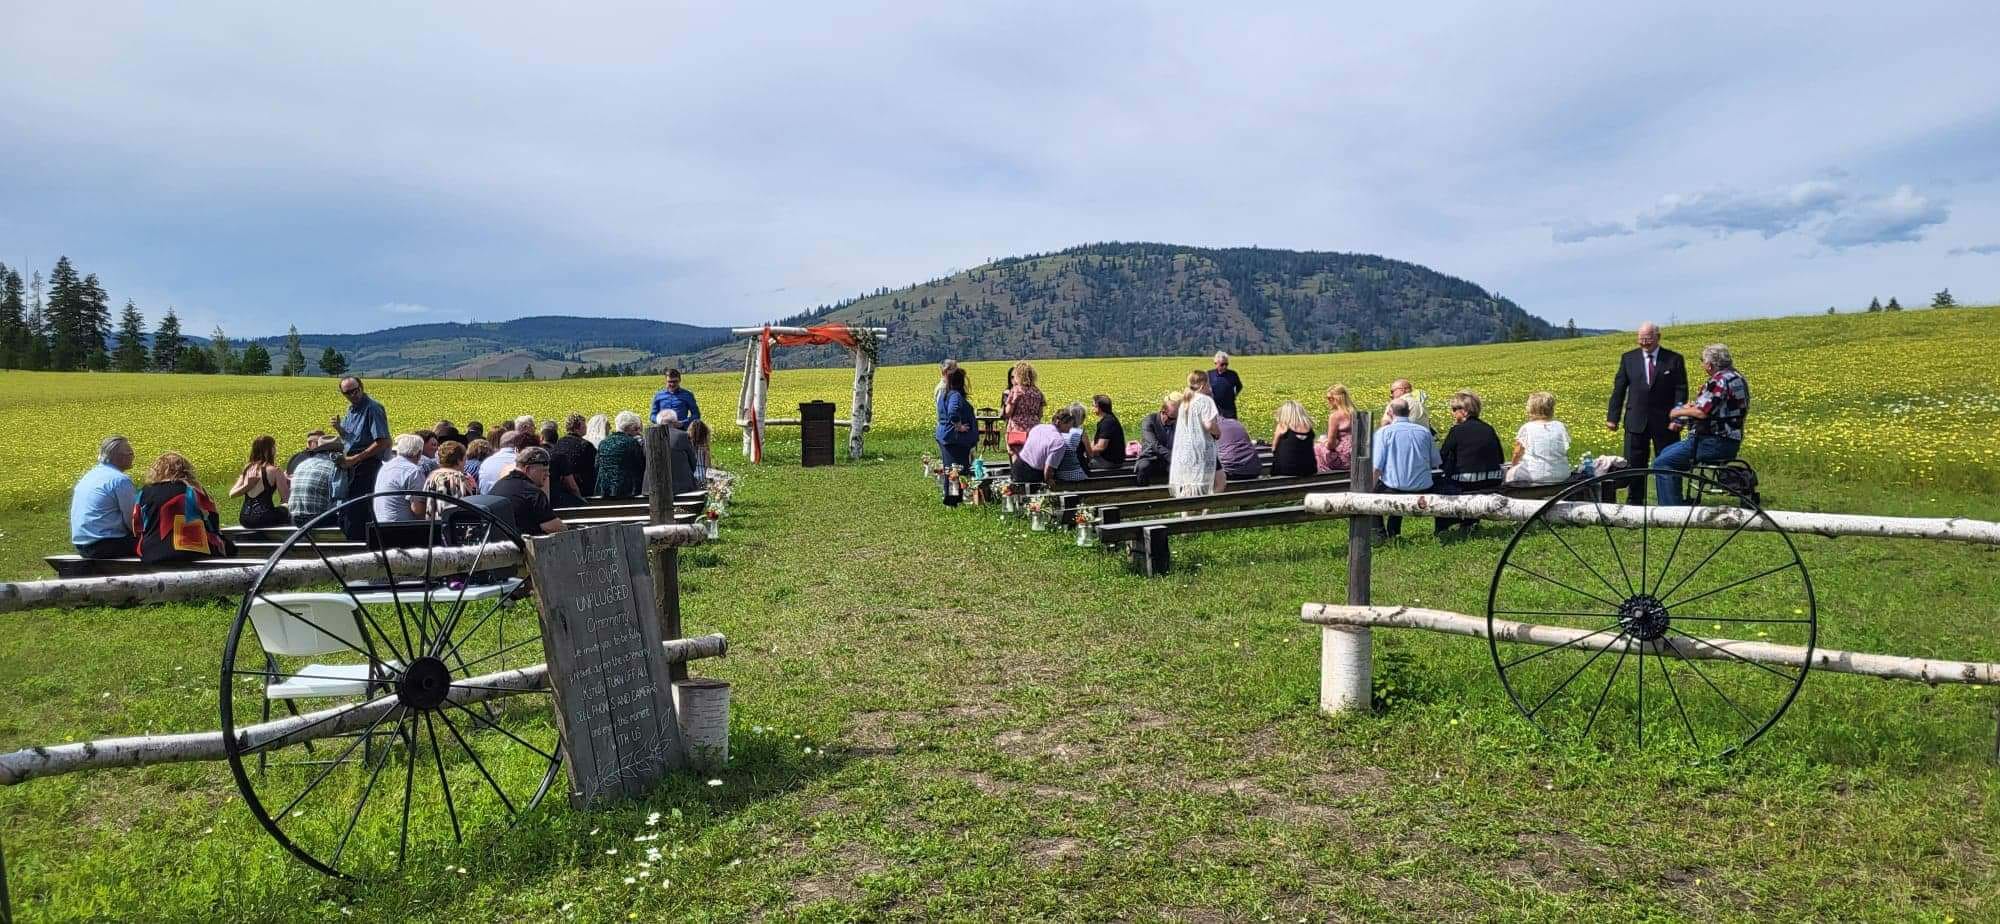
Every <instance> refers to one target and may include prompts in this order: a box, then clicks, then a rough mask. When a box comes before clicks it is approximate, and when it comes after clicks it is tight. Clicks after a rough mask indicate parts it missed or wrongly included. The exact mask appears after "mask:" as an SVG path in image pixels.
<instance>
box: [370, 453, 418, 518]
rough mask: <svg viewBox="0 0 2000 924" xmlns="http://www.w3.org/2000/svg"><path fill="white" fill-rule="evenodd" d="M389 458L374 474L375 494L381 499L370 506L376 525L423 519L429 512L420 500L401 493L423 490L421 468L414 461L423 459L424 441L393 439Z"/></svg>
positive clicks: (376, 499) (377, 499) (375, 500)
mask: <svg viewBox="0 0 2000 924" xmlns="http://www.w3.org/2000/svg"><path fill="white" fill-rule="evenodd" d="M391 452H392V455H390V456H389V461H387V462H384V463H382V470H381V471H379V472H377V473H376V474H375V493H376V494H380V495H382V496H381V497H377V498H375V499H374V500H373V501H371V502H370V503H373V504H374V505H375V522H377V523H411V522H415V521H417V520H421V519H424V516H425V514H426V513H427V512H428V510H429V508H428V506H427V505H426V504H425V502H424V498H421V497H406V496H400V494H399V493H392V492H403V491H422V490H423V489H424V470H423V466H421V465H418V464H417V460H419V459H421V458H423V456H424V441H423V438H422V437H419V436H417V435H416V434H414V433H405V434H403V435H402V436H398V437H396V441H395V443H393V444H391Z"/></svg>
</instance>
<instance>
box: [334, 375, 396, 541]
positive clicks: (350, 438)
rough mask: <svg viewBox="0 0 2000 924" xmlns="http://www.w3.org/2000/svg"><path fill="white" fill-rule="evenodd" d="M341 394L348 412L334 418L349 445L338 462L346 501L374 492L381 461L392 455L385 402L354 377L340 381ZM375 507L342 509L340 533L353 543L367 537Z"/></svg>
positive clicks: (365, 506) (341, 434)
mask: <svg viewBox="0 0 2000 924" xmlns="http://www.w3.org/2000/svg"><path fill="white" fill-rule="evenodd" d="M340 394H341V395H342V396H343V397H345V398H346V399H347V413H345V414H342V415H341V416H339V417H336V418H334V419H333V427H334V429H335V430H338V431H340V440H341V442H342V444H344V445H345V446H346V450H345V452H344V454H343V455H342V456H341V457H340V463H339V464H340V467H341V468H342V469H344V470H345V471H346V472H347V495H346V497H341V498H339V499H338V500H340V501H343V502H344V501H346V500H347V499H348V498H349V497H361V496H363V495H366V494H369V493H371V492H373V491H374V490H375V476H377V475H379V474H381V472H382V462H383V460H384V459H385V458H386V457H387V456H388V454H389V436H390V433H389V412H388V411H385V410H383V409H382V402H380V401H377V400H375V399H374V398H370V397H368V392H366V391H364V390H362V387H361V380H360V379H358V378H356V377H354V376H351V375H350V376H348V377H347V378H344V379H341V380H340ZM374 508H375V505H374V504H355V505H354V506H352V507H348V508H346V509H344V510H342V511H341V513H340V529H341V532H343V533H345V534H346V535H347V538H348V539H349V540H352V541H354V542H360V541H362V540H364V539H366V538H368V524H369V523H370V522H371V521H373V520H374V519H375V509H374Z"/></svg>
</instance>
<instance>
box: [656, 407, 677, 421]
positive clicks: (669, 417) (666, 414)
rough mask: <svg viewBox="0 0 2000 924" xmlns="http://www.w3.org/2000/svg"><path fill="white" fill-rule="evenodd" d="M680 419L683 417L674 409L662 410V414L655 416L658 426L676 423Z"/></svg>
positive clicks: (666, 408) (664, 408)
mask: <svg viewBox="0 0 2000 924" xmlns="http://www.w3.org/2000/svg"><path fill="white" fill-rule="evenodd" d="M680 419H681V415H679V414H676V413H674V409H673V408H670V407H663V408H660V412H659V413H658V414H655V415H653V422H654V423H656V424H670V423H676V422H678V421H679V420H680Z"/></svg>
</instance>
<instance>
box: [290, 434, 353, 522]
mask: <svg viewBox="0 0 2000 924" xmlns="http://www.w3.org/2000/svg"><path fill="white" fill-rule="evenodd" d="M340 453H341V445H340V441H339V440H336V439H324V440H321V441H319V442H318V443H316V444H314V445H312V446H310V447H307V449H306V456H305V458H304V459H301V460H300V461H299V467H298V468H297V469H296V470H294V471H293V472H292V496H291V500H290V501H289V503H290V505H291V508H292V522H293V523H295V524H297V525H300V526H304V525H305V524H306V523H308V522H310V521H311V520H312V518H313V517H316V516H319V515H320V514H322V513H325V512H326V511H327V508H329V507H332V506H333V499H334V497H336V496H337V495H338V494H339V490H338V489H339V487H340V483H341V481H343V480H344V479H345V478H346V475H347V473H346V472H343V471H341V470H340V463H339V462H338V461H337V460H338V459H339V458H340Z"/></svg>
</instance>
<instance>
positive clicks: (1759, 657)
mask: <svg viewBox="0 0 2000 924" xmlns="http://www.w3.org/2000/svg"><path fill="white" fill-rule="evenodd" d="M1299 619H1300V620H1301V621H1303V622H1305V623H1307V624H1309V625H1316V626H1372V627H1376V628H1387V629H1423V630H1425V631H1428V632H1442V633H1445V634H1447V635H1466V636H1471V637H1473V638H1485V637H1486V635H1487V632H1486V623H1487V621H1486V619H1484V618H1482V617H1479V616H1467V615H1465V614H1464V613H1453V612H1448V611H1446V610H1432V609H1423V608H1420V607H1413V606H1340V605H1335V604H1328V603H1308V604H1306V605H1305V606H1303V607H1301V608H1300V610H1299ZM1493 637H1494V638H1496V639H1498V640H1500V641H1503V642H1518V643H1520V644H1523V645H1540V646H1542V647H1544V648H1555V647H1558V646H1565V645H1566V646H1569V647H1572V648H1575V649H1577V650H1581V651H1595V650H1610V651H1616V650H1618V649H1620V648H1626V649H1627V650H1630V649H1631V648H1637V647H1639V645H1641V644H1645V646H1646V651H1647V653H1649V654H1659V655H1662V656H1665V657H1674V658H1680V659H1681V660H1684V661H1733V660H1737V659H1739V658H1740V659H1743V660H1748V661H1755V662H1757V663H1759V664H1777V665H1783V666H1786V667H1799V668H1803V667H1807V666H1810V667H1811V669H1813V670H1816V671H1832V672H1834V673H1836V674H1861V675H1863V676H1868V677H1881V678H1883V679H1886V680H1914V681H1917V682H1918V683H1925V684H1930V685H1932V686H1935V685H1937V684H1940V683H1968V684H1979V685H1993V684H2000V664H1993V663H1988V662H1981V661H1944V660H1937V659H1932V658H1906V657H1902V656H1900V655H1881V654H1869V653H1866V652H1858V651H1839V650H1836V649H1832V648H1818V647H1815V648H1813V649H1812V657H1811V659H1810V662H1808V659H1807V657H1806V652H1807V649H1806V648H1804V647H1803V646H1799V645H1777V644H1772V643H1770V642H1750V641H1741V640H1737V639H1727V638H1693V637H1686V638H1677V637H1674V636H1667V637H1664V638H1660V639H1657V640H1655V641H1652V642H1650V643H1639V642H1632V641H1628V640H1627V638H1626V637H1623V636H1607V635H1602V634H1599V633H1596V632H1591V631H1588V630H1584V629H1573V628H1570V627H1568V626H1542V625H1535V624H1533V623H1525V622H1515V621H1513V620H1509V619H1495V620H1493Z"/></svg>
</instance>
